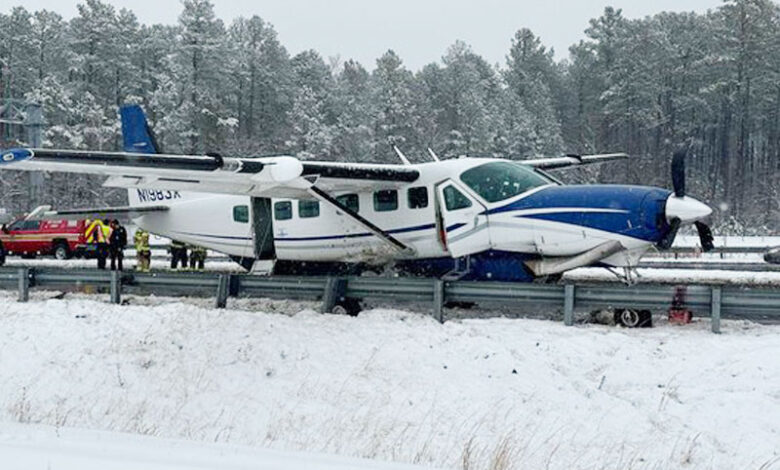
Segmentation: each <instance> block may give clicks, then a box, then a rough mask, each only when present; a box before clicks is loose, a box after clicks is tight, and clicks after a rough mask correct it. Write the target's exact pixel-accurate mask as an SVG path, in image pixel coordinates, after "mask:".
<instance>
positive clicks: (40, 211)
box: [25, 206, 168, 220]
mask: <svg viewBox="0 0 780 470" xmlns="http://www.w3.org/2000/svg"><path fill="white" fill-rule="evenodd" d="M167 210H168V206H145V207H130V206H124V207H99V208H88V209H67V210H60V211H55V210H52V208H51V206H38V207H36V208H35V209H34V210H33V211H32V212H30V215H28V216H27V217H25V218H26V219H27V220H81V219H117V218H123V219H134V218H136V217H140V216H142V215H146V214H152V213H159V212H165V211H167Z"/></svg>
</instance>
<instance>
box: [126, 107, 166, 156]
mask: <svg viewBox="0 0 780 470" xmlns="http://www.w3.org/2000/svg"><path fill="white" fill-rule="evenodd" d="M119 114H120V116H121V117H122V146H123V147H124V151H125V152H133V153H158V152H159V147H158V146H157V142H156V140H155V139H154V135H153V134H152V131H151V129H150V128H149V123H148V122H147V121H146V115H145V114H144V111H143V109H141V107H140V106H139V105H137V104H126V105H124V106H122V107H121V108H120V109H119Z"/></svg>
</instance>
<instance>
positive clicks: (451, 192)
mask: <svg viewBox="0 0 780 470" xmlns="http://www.w3.org/2000/svg"><path fill="white" fill-rule="evenodd" d="M444 205H445V206H446V207H447V210H448V211H456V210H458V209H465V208H467V207H471V201H470V200H469V198H467V197H466V196H464V195H463V193H461V192H460V191H458V190H457V189H455V187H454V186H447V187H446V188H444Z"/></svg>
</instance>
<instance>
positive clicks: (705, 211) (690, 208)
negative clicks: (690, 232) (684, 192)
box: [666, 194, 712, 223]
mask: <svg viewBox="0 0 780 470" xmlns="http://www.w3.org/2000/svg"><path fill="white" fill-rule="evenodd" d="M710 214H712V209H710V206H708V205H707V204H704V203H703V202H701V201H697V200H696V199H694V198H692V197H688V196H683V197H677V196H675V195H674V194H672V195H671V196H669V198H668V199H667V200H666V220H667V221H668V222H671V221H672V219H675V218H677V219H680V222H682V223H691V222H696V221H697V220H701V219H703V218H705V217H707V216H708V215H710Z"/></svg>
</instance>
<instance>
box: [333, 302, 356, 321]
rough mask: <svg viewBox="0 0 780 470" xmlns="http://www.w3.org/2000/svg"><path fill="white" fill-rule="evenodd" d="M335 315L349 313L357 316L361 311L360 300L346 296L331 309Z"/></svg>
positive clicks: (351, 315)
mask: <svg viewBox="0 0 780 470" xmlns="http://www.w3.org/2000/svg"><path fill="white" fill-rule="evenodd" d="M330 313H332V314H334V315H349V316H350V317H356V316H357V315H358V313H360V300H358V299H352V298H344V299H341V300H339V301H338V302H336V305H334V306H333V308H332V309H331V310H330Z"/></svg>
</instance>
